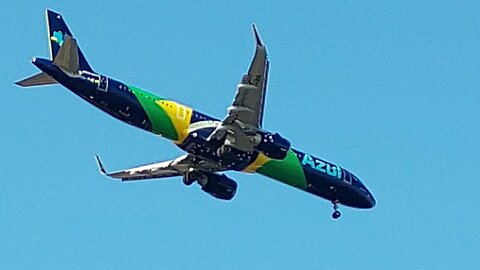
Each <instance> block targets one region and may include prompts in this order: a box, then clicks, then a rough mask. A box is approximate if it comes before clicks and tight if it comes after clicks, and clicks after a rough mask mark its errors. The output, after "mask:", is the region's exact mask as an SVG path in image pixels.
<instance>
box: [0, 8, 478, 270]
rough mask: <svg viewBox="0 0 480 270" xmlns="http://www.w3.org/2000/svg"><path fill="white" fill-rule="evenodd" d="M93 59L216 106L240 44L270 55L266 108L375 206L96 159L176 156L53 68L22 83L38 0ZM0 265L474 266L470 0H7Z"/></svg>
mask: <svg viewBox="0 0 480 270" xmlns="http://www.w3.org/2000/svg"><path fill="white" fill-rule="evenodd" d="M47 7H50V8H52V9H54V10H56V11H58V12H60V13H62V14H63V15H64V17H65V19H66V21H67V23H68V25H69V26H70V28H71V30H72V32H73V34H74V35H75V36H76V38H77V39H78V42H79V45H80V47H81V48H82V50H83V51H84V53H85V55H86V57H87V59H88V60H89V62H90V64H91V65H92V66H93V67H94V68H95V70H97V71H99V72H101V73H105V74H108V75H109V76H111V77H113V78H116V79H120V80H122V81H124V82H127V83H130V84H133V85H136V86H139V87H141V88H143V89H145V90H148V91H151V92H153V93H156V94H158V95H161V96H165V97H168V98H172V99H174V100H177V101H181V102H183V103H185V104H187V105H190V106H193V107H195V108H197V109H199V110H201V111H204V112H207V113H209V114H211V115H214V116H218V117H223V116H224V115H225V114H226V107H228V106H229V104H230V103H231V101H232V100H233V97H234V93H235V87H236V84H237V82H238V81H239V79H240V78H241V76H242V74H243V73H244V72H245V71H246V70H247V68H248V65H249V64H250V61H251V57H252V55H253V50H254V46H253V40H252V36H251V32H250V24H251V23H252V22H255V23H256V24H257V26H258V29H259V31H260V33H261V35H262V37H263V40H264V42H265V44H266V45H267V49H268V52H269V58H270V60H271V69H270V71H271V73H270V77H269V78H270V82H269V88H268V89H269V92H268V94H269V95H268V98H267V105H266V115H265V118H264V126H265V127H266V128H268V129H271V130H275V131H279V132H280V133H281V134H282V135H284V136H286V137H288V138H289V139H291V140H292V141H293V144H294V146H295V147H297V148H299V149H302V150H305V151H307V152H309V153H312V154H315V155H317V156H319V157H322V158H325V159H327V160H331V161H334V162H338V163H339V164H341V165H342V166H343V167H346V168H348V169H350V170H351V171H353V172H355V173H356V174H357V175H358V176H359V177H360V178H361V179H362V180H363V181H364V182H365V183H366V185H367V186H368V187H369V188H370V189H371V191H372V192H373V194H374V195H375V197H376V199H377V206H376V207H375V208H374V209H373V210H367V211H365V210H356V209H350V208H347V207H342V208H341V210H342V212H343V216H342V218H341V219H340V220H339V221H333V220H331V218H330V214H331V211H332V210H331V205H330V203H329V202H327V201H324V200H322V199H319V198H316V197H314V196H311V195H309V194H306V193H303V192H299V191H297V190H295V189H293V188H291V187H289V186H285V185H283V184H281V183H278V182H275V181H273V180H269V179H268V178H265V177H263V176H260V175H241V174H239V173H231V174H230V176H231V177H233V178H235V179H236V180H237V181H238V183H239V190H238V193H237V196H236V198H235V199H234V200H233V201H231V202H227V203H226V202H221V201H217V200H215V199H213V198H212V197H210V196H208V195H207V194H205V193H203V192H202V191H200V190H199V188H198V186H196V185H194V186H191V187H185V186H184V185H183V184H182V183H181V180H180V179H179V178H174V179H171V180H165V181H150V182H148V181H144V182H137V183H120V182H115V181H112V180H110V179H107V178H105V177H103V176H101V175H99V173H98V171H97V168H96V165H95V162H94V159H93V155H94V153H100V154H101V155H102V157H103V159H104V162H105V165H106V167H107V168H109V169H121V168H125V167H129V166H132V165H137V164H142V163H148V162H153V161H158V160H164V159H170V158H173V157H175V156H177V155H179V154H180V150H179V149H177V148H175V146H173V145H172V144H171V143H169V142H168V141H167V140H165V139H162V138H158V137H156V136H154V135H152V134H148V133H146V132H144V131H141V130H138V129H135V128H133V127H130V126H128V125H126V124H124V123H121V122H119V121H118V120H115V119H113V118H110V117H109V116H107V115H106V114H103V113H102V112H100V111H99V110H97V109H95V108H93V107H92V106H90V105H88V104H87V103H85V102H84V101H82V100H80V99H79V98H77V97H76V96H74V95H73V94H72V93H70V92H69V91H68V90H67V89H65V88H62V87H60V86H50V87H44V88H31V89H20V88H18V87H16V86H15V85H13V82H14V81H15V80H17V79H20V78H23V77H25V76H28V75H31V74H33V73H36V72H37V70H36V69H35V68H34V66H32V65H31V64H30V62H29V61H30V59H31V57H33V56H39V57H42V56H43V57H47V56H48V48H47V37H46V26H45V15H44V10H45V8H47ZM0 34H1V36H2V37H3V40H4V42H3V46H2V50H1V52H0V54H1V55H0V56H1V59H2V61H3V67H4V68H3V70H2V72H1V74H0V83H1V86H2V87H1V88H2V91H0V100H2V106H0V115H1V119H2V121H1V122H2V128H1V129H0V153H1V155H0V162H1V164H2V165H1V168H2V174H1V175H2V177H1V178H0V179H1V180H0V181H1V187H0V222H1V225H0V254H2V255H1V259H0V268H1V269H89V268H90V269H91V268H93V269H132V268H137V269H154V268H156V269H333V268H335V269H367V268H368V269H476V268H477V266H478V264H479V263H480V254H479V250H480V226H479V225H478V224H480V211H479V210H478V209H477V207H478V206H479V205H480V196H479V194H480V179H479V175H480V169H479V168H480V146H479V139H478V138H479V135H478V134H479V133H480V107H479V105H478V104H479V103H480V79H479V75H480V57H479V56H480V2H478V1H392V2H389V1H383V2H372V1H361V2H359V1H340V2H339V1H331V2H330V1H328V2H327V1H311V2H310V3H302V2H295V1H238V2H236V3H233V2H226V1H210V2H202V1H198V3H190V2H181V1H150V2H149V1H146V2H141V3H140V2H139V3H129V4H127V3H122V2H117V1H103V2H98V1H81V2H79V1H76V2H67V1H22V2H18V3H15V5H9V6H4V7H3V12H2V16H0Z"/></svg>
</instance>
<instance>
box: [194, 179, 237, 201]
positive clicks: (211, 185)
mask: <svg viewBox="0 0 480 270" xmlns="http://www.w3.org/2000/svg"><path fill="white" fill-rule="evenodd" d="M205 176H206V178H207V182H206V183H205V184H204V185H203V186H202V190H203V191H205V192H206V193H208V194H210V195H212V196H213V197H215V198H217V199H221V200H231V199H232V198H233V196H235V193H236V192H237V183H236V182H235V181H233V180H232V179H230V178H228V177H227V176H225V175H224V174H213V173H208V174H207V173H206V174H205Z"/></svg>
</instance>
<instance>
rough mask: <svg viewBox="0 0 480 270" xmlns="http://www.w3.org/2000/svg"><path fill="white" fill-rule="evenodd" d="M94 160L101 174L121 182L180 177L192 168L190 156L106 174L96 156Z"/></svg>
mask: <svg viewBox="0 0 480 270" xmlns="http://www.w3.org/2000/svg"><path fill="white" fill-rule="evenodd" d="M95 158H96V160H97V165H98V168H99V170H100V172H101V173H102V174H104V175H107V176H110V177H112V178H117V179H121V180H122V181H132V180H143V179H154V178H166V177H172V176H181V175H183V174H185V173H186V172H188V170H189V169H190V168H191V167H192V166H193V162H192V158H191V156H189V155H183V156H180V157H179V158H177V159H174V160H168V161H163V162H159V163H153V164H149V165H143V166H139V167H134V168H131V169H127V170H122V171H117V172H112V173H107V171H106V170H105V168H104V167H103V164H102V162H101V161H100V157H99V156H98V155H95Z"/></svg>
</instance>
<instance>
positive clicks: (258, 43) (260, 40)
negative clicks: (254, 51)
mask: <svg viewBox="0 0 480 270" xmlns="http://www.w3.org/2000/svg"><path fill="white" fill-rule="evenodd" d="M252 30H253V35H254V36H255V42H256V43H257V46H260V47H265V46H263V42H262V39H261V38H260V35H259V34H258V31H257V27H256V26H255V24H252Z"/></svg>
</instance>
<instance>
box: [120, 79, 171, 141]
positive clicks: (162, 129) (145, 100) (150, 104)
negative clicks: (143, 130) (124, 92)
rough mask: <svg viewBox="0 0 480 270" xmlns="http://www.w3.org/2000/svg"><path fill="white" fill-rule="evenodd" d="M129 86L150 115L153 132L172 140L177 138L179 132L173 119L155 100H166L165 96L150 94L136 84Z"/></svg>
mask: <svg viewBox="0 0 480 270" xmlns="http://www.w3.org/2000/svg"><path fill="white" fill-rule="evenodd" d="M128 88H130V90H132V93H133V94H134V95H135V97H136V98H137V99H138V101H139V102H140V104H141V105H142V107H143V109H144V110H145V113H146V114H147V115H148V118H149V119H150V123H152V132H154V133H156V134H161V135H162V136H164V137H165V138H167V139H170V140H177V139H178V134H177V131H176V130H175V128H174V126H173V123H172V120H171V119H170V117H168V114H167V113H166V112H165V111H164V110H163V109H162V108H161V107H160V106H158V105H157V104H156V103H155V101H157V100H164V98H161V97H158V96H156V95H153V94H150V93H148V92H146V91H143V90H142V89H140V88H137V87H134V86H128Z"/></svg>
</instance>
